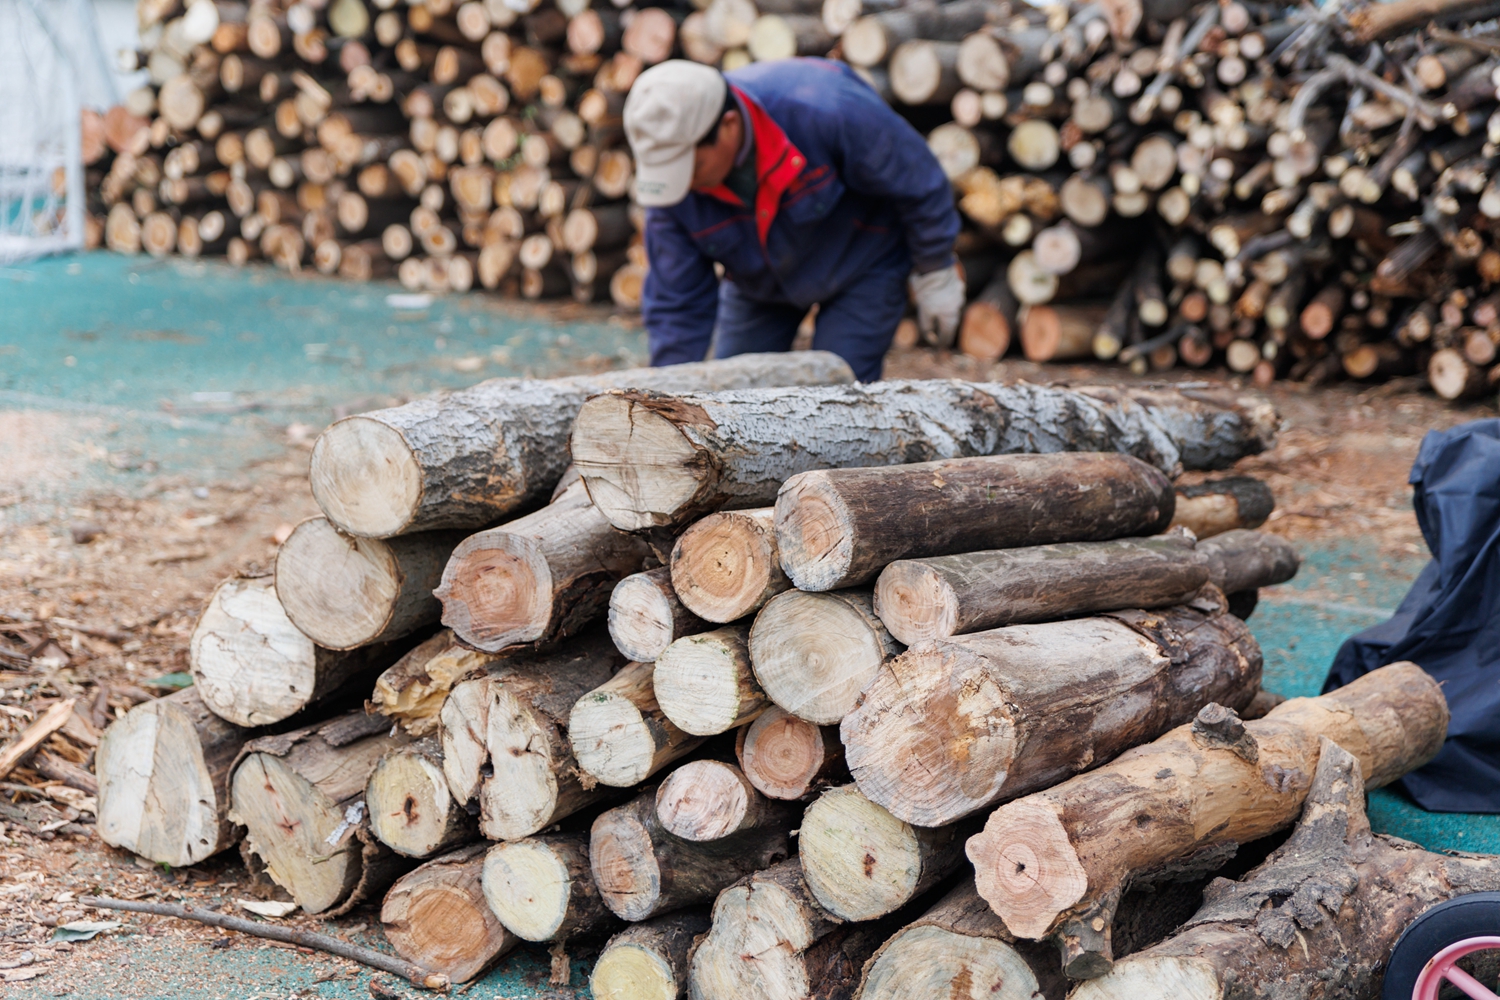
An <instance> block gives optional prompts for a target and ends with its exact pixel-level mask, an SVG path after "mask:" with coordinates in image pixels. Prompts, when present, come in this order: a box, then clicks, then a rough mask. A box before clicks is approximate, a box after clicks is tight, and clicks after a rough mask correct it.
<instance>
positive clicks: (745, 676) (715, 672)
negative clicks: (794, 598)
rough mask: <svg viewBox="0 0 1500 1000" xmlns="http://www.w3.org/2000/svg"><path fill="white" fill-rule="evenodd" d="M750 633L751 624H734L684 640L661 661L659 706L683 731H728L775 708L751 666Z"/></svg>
mask: <svg viewBox="0 0 1500 1000" xmlns="http://www.w3.org/2000/svg"><path fill="white" fill-rule="evenodd" d="M749 635H750V628H749V626H747V625H729V626H725V627H723V628H717V629H714V630H713V631H712V632H704V633H702V634H700V635H689V636H684V637H683V638H681V639H678V640H677V641H676V642H674V643H672V645H670V646H668V647H667V649H666V651H665V652H664V653H662V654H661V656H659V657H657V659H656V664H655V667H654V670H653V672H652V679H651V683H652V686H653V689H654V691H655V693H656V701H657V704H658V705H660V706H661V710H662V712H664V713H665V714H666V716H667V718H668V719H670V720H671V721H672V723H673V724H674V725H676V726H677V727H678V728H679V729H681V730H682V731H683V732H685V733H689V734H691V735H694V736H714V735H716V734H718V733H725V732H728V731H729V730H731V729H734V728H736V727H737V726H742V725H744V724H745V723H747V722H750V721H751V720H753V719H754V718H755V717H756V716H757V715H759V714H760V713H761V712H763V711H764V710H765V709H766V706H767V705H769V704H770V702H769V701H768V700H767V698H766V693H765V692H764V691H762V690H761V688H760V685H759V684H757V683H756V680H755V674H754V673H753V672H752V670H751V668H750V649H749V646H748V645H747V644H746V640H747V639H748V638H749Z"/></svg>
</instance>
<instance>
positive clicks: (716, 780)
mask: <svg viewBox="0 0 1500 1000" xmlns="http://www.w3.org/2000/svg"><path fill="white" fill-rule="evenodd" d="M656 816H657V818H658V819H659V820H661V825H662V826H664V827H666V829H667V832H669V833H671V834H673V835H674V836H677V837H681V838H682V839H683V840H691V841H695V842H698V841H705V840H720V839H722V838H724V837H728V836H731V835H733V834H736V833H739V832H741V831H742V830H751V829H755V828H757V827H765V826H784V825H785V824H787V823H788V822H789V821H791V820H792V819H794V814H793V811H792V808H791V807H790V806H787V805H786V804H785V803H783V802H780V801H777V800H775V799H768V798H766V797H765V796H763V795H761V794H760V792H758V791H756V790H755V787H754V786H753V785H751V784H750V781H749V779H748V778H746V777H745V775H744V772H742V771H741V770H740V769H739V768H737V767H735V766H734V765H733V764H725V763H723V762H721V761H717V760H695V761H690V762H688V763H686V764H684V765H682V766H681V767H679V768H678V769H677V770H675V771H673V772H672V773H671V774H669V775H668V776H667V780H666V781H663V782H662V783H661V785H660V786H658V787H657V789H656Z"/></svg>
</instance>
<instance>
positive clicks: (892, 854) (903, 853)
mask: <svg viewBox="0 0 1500 1000" xmlns="http://www.w3.org/2000/svg"><path fill="white" fill-rule="evenodd" d="M978 826H979V824H978V822H977V821H971V822H968V823H955V824H950V825H948V826H940V827H936V828H931V829H927V828H921V827H914V826H912V825H911V824H910V823H906V822H904V821H902V820H899V819H897V818H896V817H894V816H892V815H891V814H890V813H889V812H888V811H886V810H885V809H884V808H883V807H881V806H879V805H876V804H875V803H874V802H871V801H870V800H869V799H867V798H865V797H864V796H863V795H861V794H860V792H859V789H858V788H856V787H854V786H853V785H845V786H843V787H842V788H830V789H829V790H828V791H826V792H824V793H823V794H822V795H820V796H819V797H818V798H817V800H816V801H814V802H813V804H812V805H810V806H808V807H807V812H806V813H805V814H804V815H803V817H802V826H801V830H800V832H799V833H798V835H797V855H798V857H800V858H801V860H802V873H803V875H804V877H805V878H806V879H807V887H808V888H809V889H810V890H811V891H812V894H813V897H814V898H815V899H817V901H818V903H819V904H820V905H821V906H822V907H823V908H824V909H825V910H827V911H828V912H829V913H832V914H833V915H834V916H836V917H838V918H840V919H841V920H874V919H876V918H878V917H883V916H885V915H886V914H888V913H894V912H896V911H897V910H899V909H900V908H901V907H903V906H905V905H906V904H907V903H909V902H910V901H911V900H913V899H915V898H916V897H918V896H920V895H921V894H922V893H924V892H926V891H927V890H928V889H930V888H932V887H933V886H934V885H936V884H937V883H938V882H940V881H941V880H942V879H944V878H947V877H948V876H949V875H950V874H952V873H953V872H954V871H956V870H957V869H958V867H959V866H960V865H961V864H963V860H964V856H963V845H964V841H966V840H967V839H968V837H969V835H970V834H971V833H973V832H975V831H976V830H977V829H978Z"/></svg>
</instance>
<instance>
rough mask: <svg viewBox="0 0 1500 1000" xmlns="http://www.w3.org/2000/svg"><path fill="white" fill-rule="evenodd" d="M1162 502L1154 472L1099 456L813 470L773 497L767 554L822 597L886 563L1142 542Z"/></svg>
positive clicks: (1168, 506)
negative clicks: (772, 538)
mask: <svg viewBox="0 0 1500 1000" xmlns="http://www.w3.org/2000/svg"><path fill="white" fill-rule="evenodd" d="M1174 499H1175V494H1174V493H1173V491H1172V484H1171V482H1170V481H1169V480H1168V479H1167V477H1166V476H1165V475H1163V474H1162V473H1161V471H1160V470H1158V469H1154V468H1152V467H1151V466H1149V465H1147V464H1146V463H1145V462H1142V461H1141V460H1140V459H1137V458H1133V457H1131V456H1129V455H1120V454H1109V453H1102V454H1101V453H1083V454H1059V455H992V456H985V457H980V458H953V459H945V460H943V461H938V462H919V463H916V464H914V465H897V466H888V467H884V468H872V469H817V470H813V471H811V472H802V473H799V474H797V475H795V476H793V477H792V478H790V479H788V480H787V481H786V484H785V485H783V486H782V487H781V491H780V493H779V494H778V495H777V497H776V544H777V549H778V551H779V552H780V555H781V564H782V565H783V566H784V567H785V568H786V571H787V575H788V576H789V577H791V580H792V582H793V583H794V584H795V585H796V586H797V587H798V588H799V589H801V590H834V589H836V588H839V587H852V586H856V585H858V584H861V583H867V582H869V581H870V580H873V579H875V577H877V576H878V575H880V571H881V570H882V569H884V568H885V567H886V565H887V564H889V563H891V562H894V561H895V560H897V559H906V558H913V557H921V556H942V555H948V554H950V553H954V552H975V551H979V550H981V549H1007V548H1015V547H1017V546H1024V545H1043V544H1047V543H1049V542H1088V541H1099V540H1103V539H1107V538H1118V537H1121V536H1124V535H1152V534H1155V533H1157V532H1159V531H1162V530H1164V529H1165V528H1166V527H1167V525H1168V524H1169V523H1170V522H1171V520H1172V505H1173V501H1174Z"/></svg>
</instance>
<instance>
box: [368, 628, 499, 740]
mask: <svg viewBox="0 0 1500 1000" xmlns="http://www.w3.org/2000/svg"><path fill="white" fill-rule="evenodd" d="M507 655H516V654H507ZM500 658H501V657H500V656H498V655H496V654H494V653H482V652H479V651H477V650H473V649H469V648H468V647H467V646H463V645H461V644H459V642H458V640H457V639H456V638H455V637H454V635H453V632H452V630H451V629H441V630H439V631H438V632H437V633H436V634H434V635H433V636H432V637H431V638H430V639H426V640H424V641H423V642H421V643H419V644H418V645H416V646H414V647H412V648H411V649H410V650H409V651H407V653H406V654H405V655H404V656H402V657H401V659H399V660H397V661H396V662H395V663H393V664H392V665H391V666H390V667H389V668H388V669H386V670H384V671H382V672H381V674H380V676H379V677H377V678H376V679H375V692H374V694H372V695H371V697H370V701H371V702H372V703H373V704H374V706H375V710H376V711H377V712H379V713H380V714H381V715H384V716H386V717H387V718H389V719H392V720H394V721H396V722H397V723H399V724H400V725H401V727H402V728H403V729H405V730H406V731H407V732H409V733H411V734H412V735H413V736H426V735H429V734H431V733H433V732H436V731H437V726H438V713H439V712H440V711H442V708H443V702H444V701H445V700H446V699H447V697H448V692H449V691H451V690H452V689H453V685H454V684H455V683H457V682H458V681H459V680H460V679H462V678H463V677H465V676H467V675H469V674H470V673H477V672H478V671H480V670H483V669H484V668H485V667H487V666H489V665H490V664H492V663H495V662H496V661H497V660H499V659H500Z"/></svg>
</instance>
